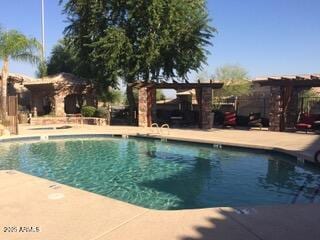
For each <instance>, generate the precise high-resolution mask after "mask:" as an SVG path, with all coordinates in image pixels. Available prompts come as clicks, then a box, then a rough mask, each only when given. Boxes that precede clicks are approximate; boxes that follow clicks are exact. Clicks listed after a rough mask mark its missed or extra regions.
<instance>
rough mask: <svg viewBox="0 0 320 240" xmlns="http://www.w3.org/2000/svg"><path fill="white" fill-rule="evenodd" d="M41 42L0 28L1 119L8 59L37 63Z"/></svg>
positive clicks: (4, 114)
mask: <svg viewBox="0 0 320 240" xmlns="http://www.w3.org/2000/svg"><path fill="white" fill-rule="evenodd" d="M40 49H41V44H40V43H39V42H38V41H37V40H36V39H35V38H28V37H26V36H25V35H23V34H22V33H20V32H18V31H15V30H10V31H1V29H0V59H1V60H2V61H3V66H2V75H1V76H2V78H1V110H2V111H1V112H2V119H3V120H5V119H6V118H7V84H8V75H9V61H10V60H14V61H23V62H30V63H34V64H35V63H38V62H39V61H40V57H39V55H40Z"/></svg>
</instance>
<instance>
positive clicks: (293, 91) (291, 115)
mask: <svg viewBox="0 0 320 240" xmlns="http://www.w3.org/2000/svg"><path fill="white" fill-rule="evenodd" d="M253 82H254V83H258V84H260V86H269V87H270V103H269V104H270V114H269V120H270V130H272V131H285V130H286V129H288V128H293V127H294V125H295V123H296V121H297V119H298V115H299V109H300V108H299V95H300V93H301V92H302V91H304V90H308V89H311V88H313V87H320V74H303V75H283V76H270V77H263V78H257V79H256V80H254V81H253Z"/></svg>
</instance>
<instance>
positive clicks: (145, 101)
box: [138, 87, 156, 127]
mask: <svg viewBox="0 0 320 240" xmlns="http://www.w3.org/2000/svg"><path fill="white" fill-rule="evenodd" d="M155 103H156V90H155V88H147V87H143V88H140V89H139V102H138V115H139V116H138V125H139V127H150V126H151V124H152V115H154V113H153V109H154V108H155Z"/></svg>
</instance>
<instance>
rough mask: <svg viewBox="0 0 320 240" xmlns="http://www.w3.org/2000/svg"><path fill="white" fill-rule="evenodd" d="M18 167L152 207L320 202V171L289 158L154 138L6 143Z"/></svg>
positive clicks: (7, 158) (9, 162) (11, 165)
mask: <svg viewBox="0 0 320 240" xmlns="http://www.w3.org/2000/svg"><path fill="white" fill-rule="evenodd" d="M1 169H2V170H4V169H16V170H18V171H22V172H25V173H28V174H31V175H35V176H39V177H43V178H46V179H50V180H53V181H56V182H59V183H63V184H67V185H69V186H73V187H77V188H80V189H84V190H87V191H91V192H94V193H97V194H101V195H104V196H108V197H111V198H114V199H119V200H122V201H125V202H128V203H132V204H135V205H139V206H143V207H146V208H152V209H195V208H206V207H221V206H232V207H237V206H257V205H272V204H291V203H310V202H320V197H319V195H318V191H319V187H320V170H319V169H318V168H315V167H313V166H309V165H297V163H296V161H295V159H294V158H292V157H289V156H287V155H283V154H279V153H273V152H267V151H262V150H261V151H256V150H250V149H239V148H227V147H222V148H220V146H212V145H200V144H191V143H182V142H181V143H180V142H170V141H169V142H163V141H159V140H151V139H138V138H130V139H122V138H113V137H107V138H79V139H60V140H50V141H37V142H21V143H1V144H0V170H1Z"/></svg>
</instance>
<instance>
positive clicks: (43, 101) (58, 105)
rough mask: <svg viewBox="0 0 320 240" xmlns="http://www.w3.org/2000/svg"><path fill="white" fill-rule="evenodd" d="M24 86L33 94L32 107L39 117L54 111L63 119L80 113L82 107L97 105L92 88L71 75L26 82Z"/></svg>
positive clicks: (86, 82)
mask: <svg viewBox="0 0 320 240" xmlns="http://www.w3.org/2000/svg"><path fill="white" fill-rule="evenodd" d="M23 85H24V87H26V88H27V89H28V90H29V91H30V92H31V104H30V105H31V107H32V108H36V109H37V111H38V114H39V115H43V114H46V113H48V112H50V111H52V112H53V113H54V114H55V116H58V117H63V116H65V115H66V114H75V113H78V112H79V111H80V108H81V106H82V105H92V106H94V105H95V97H94V92H93V88H92V86H91V85H90V84H89V83H88V81H86V80H85V79H82V78H79V77H76V76H74V75H72V74H70V73H59V74H56V75H52V76H47V77H44V78H41V79H34V80H29V81H24V82H23ZM47 108H49V110H47Z"/></svg>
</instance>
